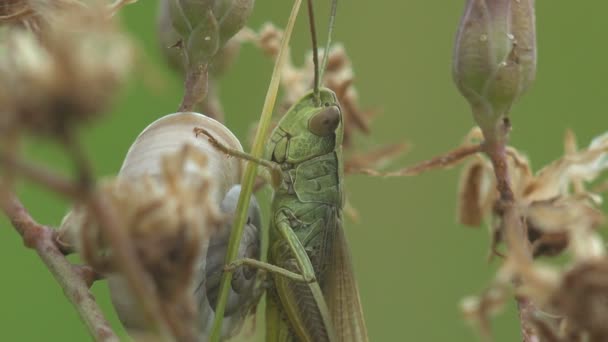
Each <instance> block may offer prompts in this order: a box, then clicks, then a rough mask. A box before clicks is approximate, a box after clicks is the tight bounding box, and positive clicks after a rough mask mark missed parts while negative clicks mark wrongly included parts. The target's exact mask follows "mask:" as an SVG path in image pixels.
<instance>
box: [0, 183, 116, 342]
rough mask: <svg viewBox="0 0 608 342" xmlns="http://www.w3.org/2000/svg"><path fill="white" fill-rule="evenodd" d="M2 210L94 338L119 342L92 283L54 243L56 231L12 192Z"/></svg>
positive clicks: (5, 197) (3, 198)
mask: <svg viewBox="0 0 608 342" xmlns="http://www.w3.org/2000/svg"><path fill="white" fill-rule="evenodd" d="M2 209H3V211H4V213H5V214H6V215H7V217H8V218H9V219H10V220H11V222H12V224H13V226H14V227H15V230H16V231H17V232H18V233H19V234H20V235H21V236H22V237H23V241H24V244H25V246H26V247H28V248H32V249H34V250H36V253H38V256H40V259H42V261H43V262H44V264H45V265H46V266H47V268H48V269H49V271H50V272H51V274H53V276H54V277H55V279H56V280H57V282H58V283H59V285H60V286H61V288H62V289H63V292H64V294H65V296H66V297H67V298H68V300H69V301H70V302H71V303H72V305H73V306H74V308H75V309H76V311H77V312H78V315H79V316H80V319H82V321H83V322H84V324H85V325H86V327H87V329H88V331H89V333H90V334H91V336H92V337H93V338H94V340H95V341H104V342H109V341H112V342H113V341H119V339H118V336H116V334H115V333H114V331H112V328H111V327H110V325H109V323H108V321H107V320H106V319H105V318H104V316H103V313H102V312H101V310H100V309H99V306H98V305H97V303H96V302H95V298H94V297H93V295H92V294H91V293H90V291H89V284H87V282H86V281H85V279H84V278H83V277H82V276H81V274H79V273H78V272H77V270H76V268H74V265H72V264H71V263H70V262H69V261H68V260H67V259H66V258H65V256H64V255H63V253H62V252H61V251H60V250H59V248H58V247H57V245H56V244H55V243H54V234H53V230H52V229H51V228H49V227H46V226H43V225H41V224H39V223H37V222H36V221H34V219H33V218H32V217H31V216H30V215H29V213H28V212H27V210H26V209H25V207H24V206H23V205H22V204H21V202H19V200H18V199H17V198H16V197H15V196H14V195H13V194H7V195H6V196H3V197H2Z"/></svg>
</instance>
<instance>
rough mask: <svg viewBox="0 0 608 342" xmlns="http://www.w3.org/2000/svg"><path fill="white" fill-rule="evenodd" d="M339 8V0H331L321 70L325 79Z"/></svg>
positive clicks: (320, 77)
mask: <svg viewBox="0 0 608 342" xmlns="http://www.w3.org/2000/svg"><path fill="white" fill-rule="evenodd" d="M337 9H338V0H332V2H331V14H330V16H329V27H328V29H327V43H326V44H325V51H324V52H323V63H321V70H320V73H321V74H320V75H319V79H320V80H322V79H323V73H324V72H325V69H327V60H328V59H329V47H330V46H331V36H332V34H333V33H334V26H335V25H336V12H337Z"/></svg>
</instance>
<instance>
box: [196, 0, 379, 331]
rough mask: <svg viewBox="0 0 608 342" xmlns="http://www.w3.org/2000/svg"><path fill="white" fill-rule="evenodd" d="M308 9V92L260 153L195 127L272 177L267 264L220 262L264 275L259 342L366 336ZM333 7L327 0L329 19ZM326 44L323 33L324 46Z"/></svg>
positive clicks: (332, 113)
mask: <svg viewBox="0 0 608 342" xmlns="http://www.w3.org/2000/svg"><path fill="white" fill-rule="evenodd" d="M308 9H309V17H310V22H311V32H312V37H313V58H314V62H315V68H316V70H315V84H314V90H313V91H311V92H309V93H308V94H306V95H305V96H303V97H302V98H301V99H300V100H298V101H297V102H296V103H295V104H294V105H293V106H292V107H291V108H290V109H289V110H288V111H287V113H286V114H285V115H284V117H283V118H282V119H281V120H280V121H279V123H278V125H277V127H276V128H275V129H274V131H273V132H272V134H271V136H270V141H269V142H267V149H266V159H260V158H257V157H255V156H252V155H249V154H246V153H243V152H240V151H236V150H233V149H230V148H228V147H226V146H224V145H221V144H220V143H219V142H218V141H217V140H216V139H215V138H214V137H213V136H212V135H211V134H210V133H209V132H207V131H205V130H204V129H197V130H196V133H197V134H204V135H206V136H207V138H208V139H209V141H210V142H211V143H212V144H214V145H215V146H216V148H218V149H220V150H221V151H223V152H224V153H226V154H228V155H231V156H235V157H238V158H242V159H246V160H249V161H252V162H254V163H257V164H258V165H260V166H263V167H265V168H267V169H268V170H269V171H270V174H271V175H272V184H273V187H274V190H275V192H274V197H273V201H272V209H271V210H272V218H271V220H270V232H269V247H268V248H269V251H268V263H265V262H261V261H259V260H254V259H240V260H236V261H234V262H232V263H231V264H230V265H228V270H233V269H234V268H235V267H238V266H241V265H247V266H250V267H257V268H260V269H264V270H266V271H268V272H270V273H271V274H272V285H271V286H270V290H269V295H268V296H267V298H268V302H267V305H266V341H277V342H279V341H280V342H283V341H294V340H299V341H314V342H322V341H355V342H358V341H367V340H368V337H367V328H366V326H365V321H364V317H363V311H362V308H361V301H360V298H359V291H358V288H357V283H356V281H355V277H354V273H353V267H352V262H351V257H350V252H349V248H348V245H347V240H346V236H345V234H344V229H343V227H342V209H343V205H344V191H343V167H342V138H343V132H344V126H343V122H342V115H341V110H340V105H339V103H338V99H337V97H336V94H335V93H334V92H333V91H331V90H330V89H327V88H321V87H320V79H321V77H320V75H319V66H318V53H317V46H316V37H315V28H314V15H313V11H312V0H308ZM335 9H336V1H335V0H334V2H333V5H332V23H333V18H334V17H335ZM332 26H333V24H330V30H331V27H332ZM329 44H330V42H329V39H328V44H327V47H328V48H329ZM328 48H327V49H326V51H328V50H329V49H328ZM325 55H326V56H327V53H326V54H325ZM325 63H326V60H325V61H324V65H325Z"/></svg>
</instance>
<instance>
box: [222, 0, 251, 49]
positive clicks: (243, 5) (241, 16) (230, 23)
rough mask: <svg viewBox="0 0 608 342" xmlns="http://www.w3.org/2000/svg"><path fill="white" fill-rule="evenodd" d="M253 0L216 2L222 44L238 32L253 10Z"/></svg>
mask: <svg viewBox="0 0 608 342" xmlns="http://www.w3.org/2000/svg"><path fill="white" fill-rule="evenodd" d="M254 2H255V1H254V0H223V1H220V2H219V3H218V6H217V8H216V14H217V17H218V18H219V19H218V21H219V22H220V38H221V41H222V45H223V44H224V43H226V42H227V41H228V40H229V39H230V38H232V36H234V35H235V34H236V33H237V32H239V31H240V30H241V29H242V28H243V26H245V23H246V22H247V19H248V18H249V16H250V15H251V11H253V4H254Z"/></svg>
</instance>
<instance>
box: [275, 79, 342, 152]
mask: <svg viewBox="0 0 608 342" xmlns="http://www.w3.org/2000/svg"><path fill="white" fill-rule="evenodd" d="M319 98H320V100H321V101H320V104H317V101H315V97H314V94H313V93H312V92H310V93H308V94H306V95H304V96H303V97H302V98H301V99H300V100H298V102H296V103H295V104H294V105H293V106H292V107H291V108H290V109H289V110H288V111H287V113H286V114H285V116H284V117H283V118H282V119H281V121H280V122H279V124H278V126H277V128H275V130H274V132H273V134H272V143H271V144H270V145H269V147H268V149H269V151H268V152H269V154H270V157H271V159H272V160H274V161H276V162H278V163H283V162H287V163H298V162H302V161H305V160H308V159H311V158H314V157H317V156H320V155H324V154H327V153H329V152H332V151H333V150H335V149H336V148H337V147H338V146H340V145H341V144H342V136H343V132H344V127H343V123H342V111H341V109H340V104H339V103H338V98H337V97H336V94H335V93H334V92H333V91H331V90H329V89H326V88H322V89H320V92H319Z"/></svg>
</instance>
